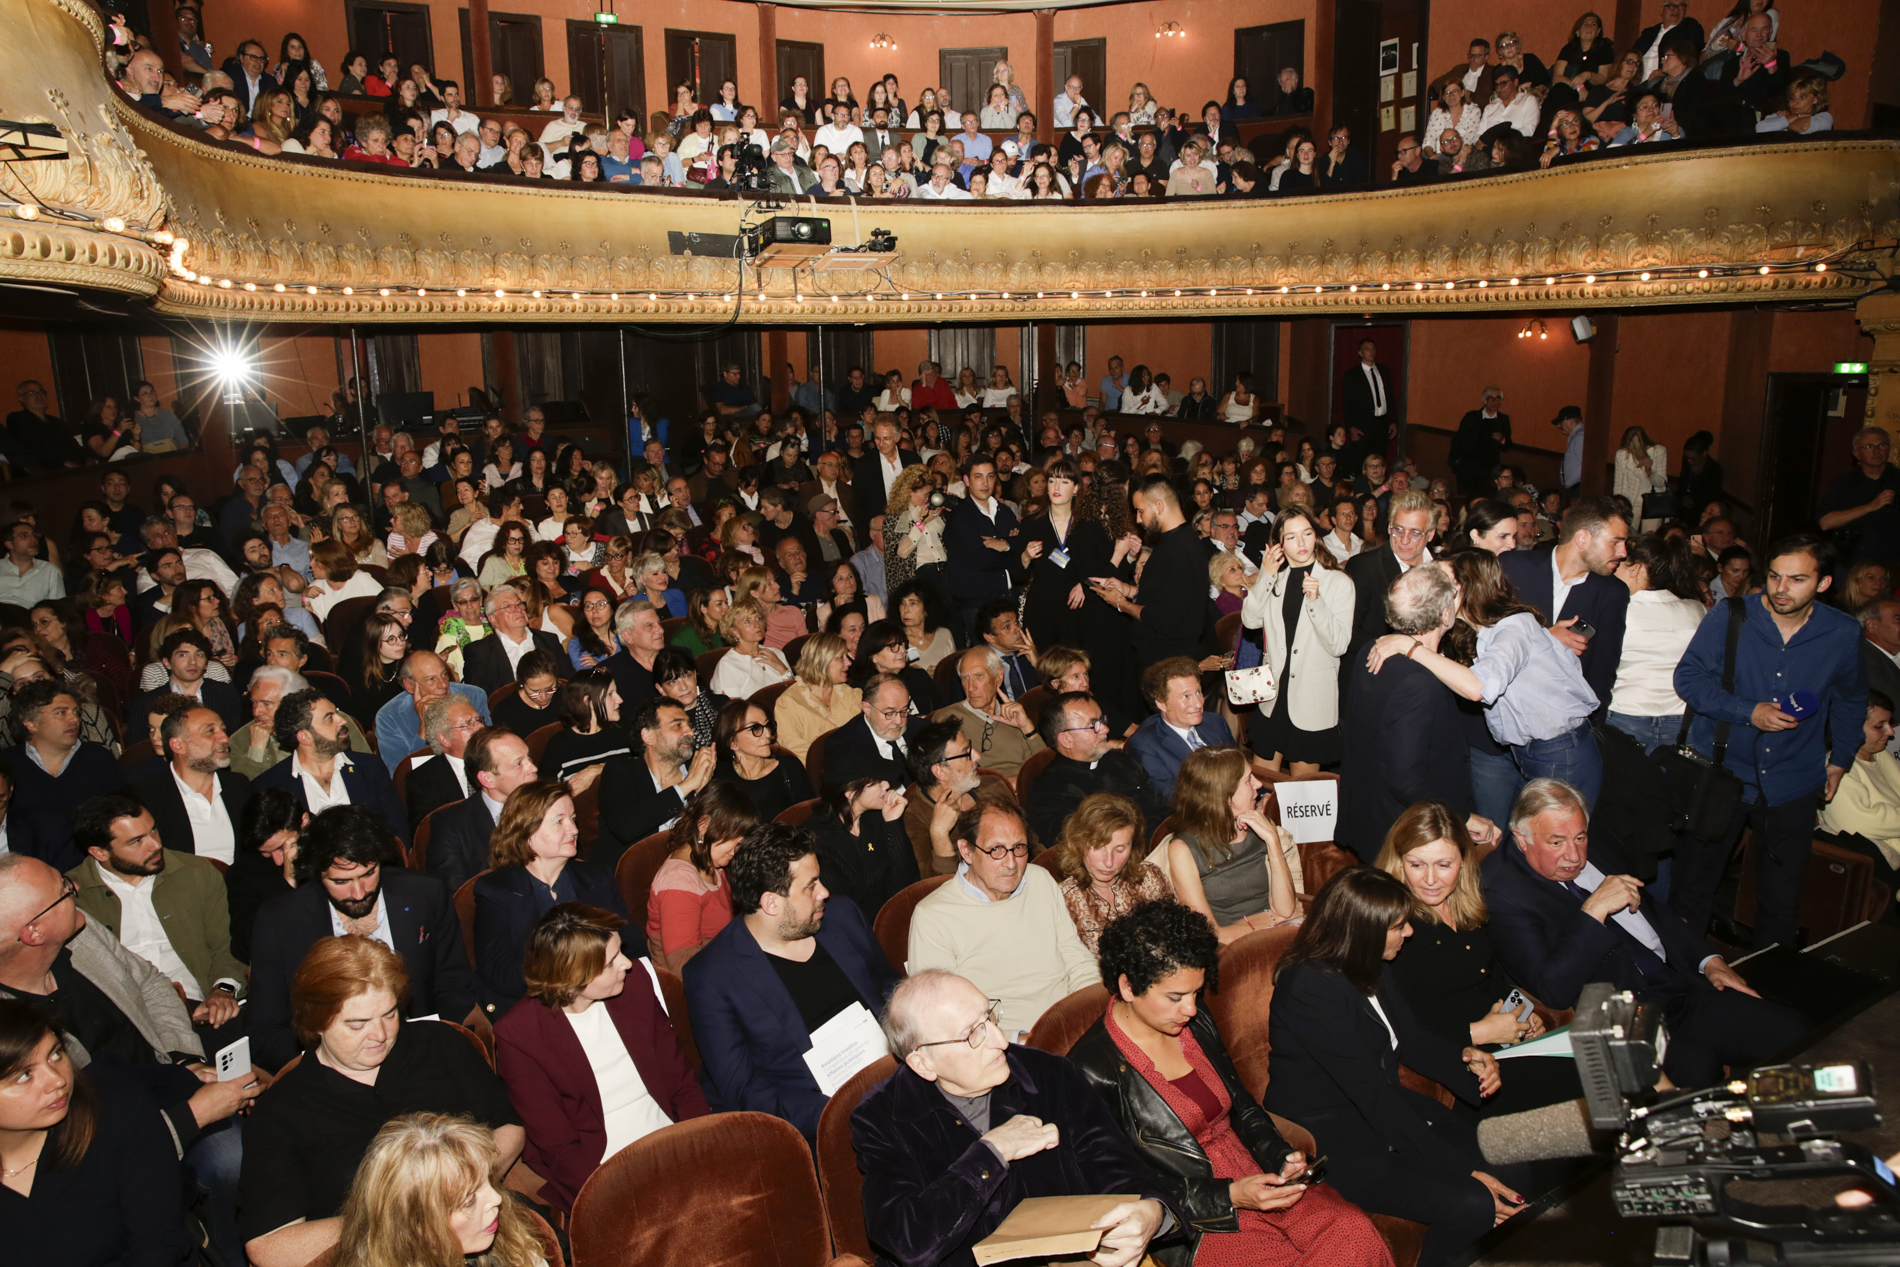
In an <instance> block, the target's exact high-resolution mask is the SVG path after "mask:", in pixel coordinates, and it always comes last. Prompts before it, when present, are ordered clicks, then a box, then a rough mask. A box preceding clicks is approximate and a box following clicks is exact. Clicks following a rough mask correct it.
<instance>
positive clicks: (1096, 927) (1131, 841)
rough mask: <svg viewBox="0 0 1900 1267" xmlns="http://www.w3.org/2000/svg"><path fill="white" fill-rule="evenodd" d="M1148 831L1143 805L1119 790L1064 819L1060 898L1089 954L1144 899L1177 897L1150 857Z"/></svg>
mask: <svg viewBox="0 0 1900 1267" xmlns="http://www.w3.org/2000/svg"><path fill="white" fill-rule="evenodd" d="M1146 831H1147V826H1146V822H1145V820H1144V819H1143V818H1142V816H1141V807H1140V806H1139V805H1136V804H1135V803H1134V802H1133V801H1131V800H1129V799H1128V798H1127V797H1125V796H1123V795H1121V794H1120V793H1117V792H1096V793H1094V794H1093V795H1090V796H1086V797H1084V798H1082V803H1081V804H1080V805H1077V806H1076V807H1075V810H1074V812H1073V813H1071V814H1070V815H1069V816H1068V818H1066V819H1064V820H1063V823H1062V838H1061V840H1060V841H1058V842H1057V844H1056V862H1057V864H1058V865H1059V866H1060V867H1061V868H1062V885H1061V893H1062V901H1063V904H1064V905H1065V906H1067V907H1068V908H1069V918H1070V919H1072V920H1074V921H1075V931H1076V933H1077V935H1078V936H1080V937H1081V938H1082V944H1083V945H1084V946H1087V947H1088V948H1089V953H1090V954H1097V953H1099V951H1100V946H1101V941H1102V930H1103V929H1104V928H1107V927H1108V926H1109V924H1110V923H1111V922H1112V921H1114V920H1116V919H1119V918H1120V917H1121V916H1123V915H1126V914H1128V912H1130V911H1132V910H1134V909H1135V907H1137V906H1139V905H1140V904H1141V903H1143V902H1161V901H1172V900H1173V899H1174V886H1173V885H1172V884H1169V883H1168V877H1167V876H1165V875H1163V874H1161V870H1160V868H1159V867H1156V866H1155V865H1154V863H1152V862H1149V861H1147V853H1148V847H1147V842H1146V841H1144V840H1143V839H1142V836H1144V835H1145V834H1146Z"/></svg>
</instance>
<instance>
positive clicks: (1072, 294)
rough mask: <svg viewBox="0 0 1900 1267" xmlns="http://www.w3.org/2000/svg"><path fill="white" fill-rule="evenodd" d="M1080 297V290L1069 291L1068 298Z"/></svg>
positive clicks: (940, 297) (940, 296)
mask: <svg viewBox="0 0 1900 1267" xmlns="http://www.w3.org/2000/svg"><path fill="white" fill-rule="evenodd" d="M1081 297H1082V292H1081V291H1079V290H1072V291H1070V292H1069V298H1071V299H1080V298H1081ZM937 298H939V299H942V298H943V296H942V295H939V296H937Z"/></svg>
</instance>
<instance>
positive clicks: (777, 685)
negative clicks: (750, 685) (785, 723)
mask: <svg viewBox="0 0 1900 1267" xmlns="http://www.w3.org/2000/svg"><path fill="white" fill-rule="evenodd" d="M791 689H792V684H791V683H790V682H774V683H772V685H770V686H761V687H760V688H759V689H758V690H756V691H754V692H752V694H751V696H749V698H750V699H751V701H752V702H753V703H754V704H757V705H758V706H759V707H760V708H763V709H764V710H765V712H766V716H768V717H777V716H778V711H777V710H778V697H779V696H781V695H783V694H785V692H787V691H789V690H791Z"/></svg>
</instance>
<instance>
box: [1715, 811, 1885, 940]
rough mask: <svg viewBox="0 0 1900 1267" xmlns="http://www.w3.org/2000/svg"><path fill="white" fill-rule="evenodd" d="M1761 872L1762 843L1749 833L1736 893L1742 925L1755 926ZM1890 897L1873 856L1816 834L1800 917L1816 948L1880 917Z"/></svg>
mask: <svg viewBox="0 0 1900 1267" xmlns="http://www.w3.org/2000/svg"><path fill="white" fill-rule="evenodd" d="M1760 868H1761V842H1760V841H1759V840H1758V839H1757V838H1756V836H1755V833H1754V832H1753V831H1752V830H1751V831H1749V832H1748V833H1746V835H1745V838H1744V840H1743V843H1742V880H1741V885H1740V887H1739V888H1738V890H1737V891H1736V895H1735V918H1736V919H1737V920H1738V921H1739V922H1741V923H1744V924H1749V925H1752V924H1754V922H1755V918H1756V913H1757V910H1758V908H1759V901H1758V897H1757V890H1756V885H1757V879H1756V877H1757V875H1758V874H1759V872H1760ZM1889 896H1890V895H1889V892H1888V889H1887V886H1886V885H1885V884H1882V883H1881V882H1880V880H1879V879H1878V878H1876V871H1875V868H1874V860H1873V858H1871V857H1868V856H1866V855H1865V854H1860V853H1856V852H1855V851H1853V850H1851V849H1844V848H1842V847H1841V846H1840V845H1837V844H1835V843H1833V842H1832V841H1830V840H1827V839H1825V838H1823V837H1820V836H1816V837H1815V838H1814V853H1813V855H1812V856H1811V857H1810V858H1809V859H1808V867H1807V870H1806V871H1805V872H1804V873H1803V874H1802V877H1801V899H1800V903H1799V905H1798V907H1797V909H1796V918H1797V921H1798V922H1799V924H1800V926H1801V927H1802V928H1805V929H1807V930H1808V942H1809V944H1810V945H1812V944H1813V943H1814V942H1817V941H1822V940H1825V939H1826V938H1829V937H1832V936H1833V935H1834V934H1835V933H1838V932H1840V931H1841V930H1842V929H1845V928H1852V927H1853V926H1854V925H1856V924H1858V923H1860V922H1861V921H1862V920H1877V919H1879V918H1880V917H1881V915H1882V914H1883V913H1885V911H1886V909H1887V901H1888V898H1889Z"/></svg>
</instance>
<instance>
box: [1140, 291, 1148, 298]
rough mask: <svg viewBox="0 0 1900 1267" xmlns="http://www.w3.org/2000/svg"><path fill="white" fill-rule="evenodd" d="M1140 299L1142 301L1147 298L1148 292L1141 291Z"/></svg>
mask: <svg viewBox="0 0 1900 1267" xmlns="http://www.w3.org/2000/svg"><path fill="white" fill-rule="evenodd" d="M1141 297H1142V298H1143V299H1146V298H1147V297H1148V292H1147V291H1145V290H1144V291H1142V292H1141Z"/></svg>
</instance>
